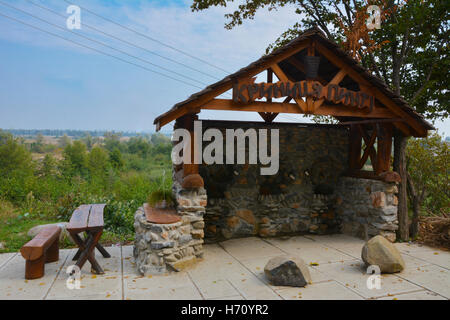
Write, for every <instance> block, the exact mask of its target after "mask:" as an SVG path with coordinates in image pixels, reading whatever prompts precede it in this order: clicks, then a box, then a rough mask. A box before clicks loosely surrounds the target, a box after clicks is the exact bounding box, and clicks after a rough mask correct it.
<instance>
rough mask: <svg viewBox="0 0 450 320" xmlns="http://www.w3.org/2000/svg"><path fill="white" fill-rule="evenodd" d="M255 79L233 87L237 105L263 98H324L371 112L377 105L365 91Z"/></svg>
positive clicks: (317, 84)
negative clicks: (258, 80) (260, 81)
mask: <svg viewBox="0 0 450 320" xmlns="http://www.w3.org/2000/svg"><path fill="white" fill-rule="evenodd" d="M253 81H254V79H247V80H244V81H241V82H238V83H236V84H235V85H234V86H233V101H234V102H236V103H250V102H252V101H255V100H256V99H261V98H268V99H270V98H281V97H292V98H294V99H295V98H301V97H313V98H315V99H321V98H324V99H325V100H328V101H331V102H333V103H336V104H337V103H342V104H343V105H346V106H350V107H355V108H358V109H366V110H367V112H371V111H372V110H373V108H374V105H375V98H374V97H373V96H371V95H369V94H368V93H366V92H363V91H351V90H348V89H346V88H342V87H339V86H338V85H336V84H329V85H326V86H324V85H322V84H321V83H320V82H318V81H299V82H291V81H280V82H277V83H253Z"/></svg>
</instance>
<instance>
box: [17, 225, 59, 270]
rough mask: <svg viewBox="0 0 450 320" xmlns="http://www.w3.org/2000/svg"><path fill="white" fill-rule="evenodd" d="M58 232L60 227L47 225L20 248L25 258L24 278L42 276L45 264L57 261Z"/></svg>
mask: <svg viewBox="0 0 450 320" xmlns="http://www.w3.org/2000/svg"><path fill="white" fill-rule="evenodd" d="M60 233H61V227H59V226H56V225H54V226H47V227H46V228H45V229H43V230H41V231H40V232H39V233H38V234H37V235H36V236H35V237H34V238H33V239H32V240H30V241H29V242H27V243H26V244H25V245H24V246H23V247H22V248H21V249H20V253H21V254H22V256H23V257H24V258H25V260H26V263H25V279H37V278H41V277H43V276H44V271H45V264H46V263H47V262H55V261H58V259H59V235H60Z"/></svg>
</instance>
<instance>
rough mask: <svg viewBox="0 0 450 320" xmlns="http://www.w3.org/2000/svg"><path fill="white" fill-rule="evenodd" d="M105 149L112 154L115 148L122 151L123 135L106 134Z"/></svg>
mask: <svg viewBox="0 0 450 320" xmlns="http://www.w3.org/2000/svg"><path fill="white" fill-rule="evenodd" d="M104 137H105V140H104V143H105V148H106V150H108V151H109V152H112V151H113V150H114V149H115V148H118V149H119V150H122V145H121V143H120V138H121V137H122V133H114V132H105V136H104Z"/></svg>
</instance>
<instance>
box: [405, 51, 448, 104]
mask: <svg viewBox="0 0 450 320" xmlns="http://www.w3.org/2000/svg"><path fill="white" fill-rule="evenodd" d="M441 49H442V45H441V46H440V47H439V48H438V50H437V53H436V57H434V59H433V62H432V63H431V66H430V69H429V70H428V74H427V76H426V77H425V81H424V82H423V83H422V85H421V86H420V88H419V89H418V90H417V91H416V92H415V93H414V94H413V97H412V98H411V104H413V103H414V101H416V99H417V97H419V95H420V94H421V93H422V91H423V90H424V89H425V88H426V86H427V84H428V82H429V81H430V78H431V74H432V73H433V69H434V66H435V65H436V62H437V61H438V60H439V56H440V55H441Z"/></svg>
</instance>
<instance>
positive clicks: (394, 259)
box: [361, 235, 405, 273]
mask: <svg viewBox="0 0 450 320" xmlns="http://www.w3.org/2000/svg"><path fill="white" fill-rule="evenodd" d="M361 258H362V260H363V261H364V262H365V263H366V265H367V266H370V265H375V266H378V267H379V268H380V271H381V273H395V272H400V271H402V270H403V269H404V268H405V262H404V261H403V258H402V256H401V254H400V252H399V251H398V250H397V248H396V247H395V246H394V245H393V244H392V243H391V242H389V240H387V239H386V238H384V237H383V236H381V235H378V236H375V237H373V238H372V239H370V240H369V241H367V242H366V244H365V245H364V247H363V249H362V252H361Z"/></svg>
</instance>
